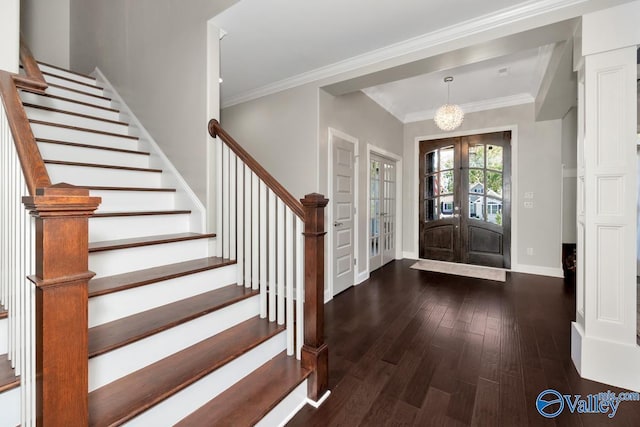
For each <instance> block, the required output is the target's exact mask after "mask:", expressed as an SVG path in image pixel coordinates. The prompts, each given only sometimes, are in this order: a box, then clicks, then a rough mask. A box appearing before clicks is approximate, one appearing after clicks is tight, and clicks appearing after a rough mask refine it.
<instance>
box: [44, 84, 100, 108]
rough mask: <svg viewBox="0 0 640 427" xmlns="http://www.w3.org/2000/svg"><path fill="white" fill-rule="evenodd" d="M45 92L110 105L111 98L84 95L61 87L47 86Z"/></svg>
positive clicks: (90, 102)
mask: <svg viewBox="0 0 640 427" xmlns="http://www.w3.org/2000/svg"><path fill="white" fill-rule="evenodd" d="M47 93H49V94H51V95H56V96H62V97H63V98H70V99H75V100H76V101H80V102H86V103H88V104H95V105H99V106H101V107H111V100H109V99H104V98H98V97H95V96H91V95H85V94H83V93H78V92H75V91H72V90H68V89H65V88H61V87H53V86H49V87H48V88H47Z"/></svg>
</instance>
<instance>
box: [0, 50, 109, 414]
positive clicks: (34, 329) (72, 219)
mask: <svg viewBox="0 0 640 427" xmlns="http://www.w3.org/2000/svg"><path fill="white" fill-rule="evenodd" d="M20 60H21V63H22V66H23V67H24V69H25V73H26V75H17V74H13V73H10V72H7V71H2V70H0V97H1V98H2V102H1V103H0V104H1V105H0V155H1V158H0V209H1V210H0V212H1V214H2V217H1V221H0V242H1V243H0V244H2V248H1V249H2V254H0V303H1V304H2V305H4V306H5V308H7V310H8V312H9V329H10V330H9V335H10V339H9V347H10V348H9V356H10V358H11V363H12V366H13V367H14V368H15V371H16V374H17V375H20V390H21V392H20V393H21V425H23V426H33V425H42V424H46V425H51V426H75V425H87V423H88V397H87V396H88V393H87V390H88V357H87V353H88V351H87V348H88V344H87V343H88V324H87V323H88V321H87V283H88V281H89V279H90V278H91V277H92V276H93V273H92V272H90V271H89V270H88V219H89V217H90V216H91V215H92V214H93V211H94V210H95V209H96V208H97V206H98V204H99V203H100V198H96V197H89V192H88V190H85V189H79V188H75V187H73V186H70V185H67V184H58V185H51V181H50V179H49V175H48V174H47V170H46V167H45V164H44V162H43V160H42V156H41V155H40V151H39V149H38V146H37V144H36V140H35V138H34V136H33V132H32V131H31V126H30V124H29V120H28V118H27V115H26V112H25V110H24V107H23V105H22V101H21V100H20V96H19V92H18V90H19V89H22V90H27V91H31V92H35V93H43V92H44V90H45V89H46V88H47V84H46V82H45V81H44V78H43V76H42V73H41V72H40V69H39V67H38V64H37V62H36V61H35V60H34V59H33V56H32V55H31V52H30V51H29V49H28V48H27V46H26V45H25V44H24V43H23V42H21V44H20ZM22 204H24V207H23V206H22ZM25 207H26V210H25ZM27 278H28V280H27Z"/></svg>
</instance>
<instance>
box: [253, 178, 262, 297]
mask: <svg viewBox="0 0 640 427" xmlns="http://www.w3.org/2000/svg"><path fill="white" fill-rule="evenodd" d="M251 198H252V203H251V219H252V223H251V252H252V254H251V288H252V289H258V288H259V284H260V276H259V273H260V246H259V241H260V212H259V211H260V179H259V178H258V176H257V175H256V174H255V173H254V174H252V180H251Z"/></svg>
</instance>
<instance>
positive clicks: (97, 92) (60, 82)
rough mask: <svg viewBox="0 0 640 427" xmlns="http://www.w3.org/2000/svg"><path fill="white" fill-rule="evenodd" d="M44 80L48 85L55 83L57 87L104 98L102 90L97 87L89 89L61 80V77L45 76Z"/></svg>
mask: <svg viewBox="0 0 640 427" xmlns="http://www.w3.org/2000/svg"><path fill="white" fill-rule="evenodd" d="M44 79H45V81H46V82H47V83H53V84H56V85H60V86H64V87H67V88H69V89H74V90H80V91H82V92H87V93H90V94H92V95H99V96H103V93H102V92H103V91H102V89H98V88H97V87H95V86H94V87H89V86H86V85H83V84H80V83H75V82H70V81H69V80H65V79H61V78H59V77H54V76H47V75H45V76H44Z"/></svg>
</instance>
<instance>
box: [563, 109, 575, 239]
mask: <svg viewBox="0 0 640 427" xmlns="http://www.w3.org/2000/svg"><path fill="white" fill-rule="evenodd" d="M577 125H578V113H577V110H576V108H572V109H570V110H569V111H568V112H567V114H566V115H565V116H564V117H563V118H562V166H563V168H562V243H576V201H577V199H576V194H577V193H576V188H577V174H576V172H577V171H576V168H577V157H578V154H577V149H578V146H577V140H578V128H577Z"/></svg>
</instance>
